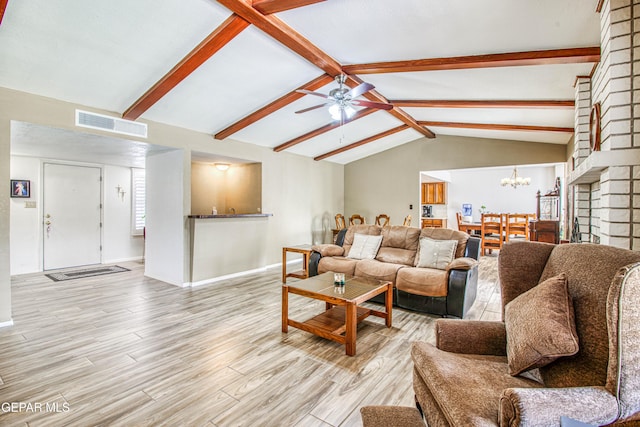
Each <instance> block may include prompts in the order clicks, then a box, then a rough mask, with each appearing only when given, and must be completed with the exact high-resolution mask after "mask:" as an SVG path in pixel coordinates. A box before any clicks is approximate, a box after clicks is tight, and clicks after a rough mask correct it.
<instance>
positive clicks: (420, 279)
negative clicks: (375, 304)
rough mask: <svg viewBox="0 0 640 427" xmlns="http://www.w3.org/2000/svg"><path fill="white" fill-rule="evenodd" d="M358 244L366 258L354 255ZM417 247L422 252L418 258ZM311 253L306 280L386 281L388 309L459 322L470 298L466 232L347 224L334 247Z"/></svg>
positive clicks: (471, 252)
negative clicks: (339, 276)
mask: <svg viewBox="0 0 640 427" xmlns="http://www.w3.org/2000/svg"><path fill="white" fill-rule="evenodd" d="M363 236H364V237H363ZM363 240H365V241H366V242H367V243H366V244H367V245H368V246H365V247H364V250H365V252H366V251H367V249H370V251H369V253H364V254H362V253H360V252H361V251H360V250H357V249H358V248H359V247H361V245H360V244H359V243H361V242H362V241H363ZM376 243H377V245H378V246H375V244H376ZM421 248H422V249H425V248H428V250H427V251H425V250H423V251H422V253H421ZM313 250H314V251H313V252H312V254H311V256H310V260H309V272H310V275H312V276H313V275H316V274H320V273H324V272H327V271H333V272H336V273H345V274H348V275H353V276H357V277H369V278H375V279H379V280H389V281H391V282H393V283H394V295H393V301H394V305H396V306H398V307H401V308H407V309H410V310H416V311H421V312H426V313H431V314H437V315H442V316H452V317H458V318H463V317H464V316H465V315H466V314H467V311H468V310H469V308H470V307H471V305H472V304H473V302H474V301H475V298H476V290H477V286H478V257H479V255H480V239H478V238H475V237H470V236H469V235H468V234H466V233H462V232H459V231H455V230H449V229H440V228H424V229H419V228H414V227H405V226H390V227H388V226H387V227H380V226H377V225H353V226H351V227H349V228H347V229H344V230H341V231H340V233H339V234H338V236H337V239H336V244H323V245H314V246H313ZM354 251H355V252H358V253H357V254H354ZM382 298H383V296H380V297H379V299H378V301H379V302H383V300H382ZM373 301H376V299H375V298H374V299H373Z"/></svg>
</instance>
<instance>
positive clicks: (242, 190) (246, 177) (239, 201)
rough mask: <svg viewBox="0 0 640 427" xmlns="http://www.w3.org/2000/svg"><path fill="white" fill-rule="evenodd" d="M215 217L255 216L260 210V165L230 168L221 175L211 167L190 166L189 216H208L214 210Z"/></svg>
mask: <svg viewBox="0 0 640 427" xmlns="http://www.w3.org/2000/svg"><path fill="white" fill-rule="evenodd" d="M214 206H215V207H216V209H217V211H218V214H225V213H229V210H230V209H231V208H234V209H235V212H236V213H258V212H260V211H261V210H262V164H260V163H247V164H235V165H232V166H231V167H230V168H229V169H227V170H226V171H220V170H218V169H216V168H215V167H214V166H212V165H211V164H207V163H195V162H194V163H192V164H191V213H192V214H193V215H209V214H211V211H212V209H213V207H214Z"/></svg>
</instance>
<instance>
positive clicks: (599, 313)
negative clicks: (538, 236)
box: [412, 242, 640, 427]
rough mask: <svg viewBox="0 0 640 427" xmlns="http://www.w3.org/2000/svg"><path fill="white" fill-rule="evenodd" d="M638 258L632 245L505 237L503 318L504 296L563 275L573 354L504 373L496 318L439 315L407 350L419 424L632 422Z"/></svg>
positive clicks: (636, 392) (639, 342) (637, 375)
mask: <svg viewBox="0 0 640 427" xmlns="http://www.w3.org/2000/svg"><path fill="white" fill-rule="evenodd" d="M639 261H640V253H638V252H633V251H629V250H624V249H618V248H614V247H611V246H604V245H594V244H566V245H550V244H545V243H538V242H513V243H508V244H505V245H504V246H503V248H502V250H501V252H500V256H499V275H500V286H501V291H502V307H503V318H504V313H505V310H504V307H505V306H506V305H507V304H508V303H509V302H510V301H512V300H514V299H515V298H516V297H518V296H519V295H521V294H523V293H525V292H526V291H528V290H530V289H532V288H534V287H536V286H537V285H538V284H540V283H542V282H543V281H545V280H547V279H549V278H552V277H557V276H558V275H560V274H561V273H565V274H566V277H567V288H568V293H569V295H570V296H571V298H572V300H573V310H574V313H575V317H574V318H575V332H577V336H578V338H579V349H578V352H577V354H575V355H573V356H565V357H561V358H559V359H557V360H555V361H554V362H551V363H550V364H548V365H546V366H543V367H540V368H539V369H538V370H537V371H536V370H534V371H530V372H529V375H527V376H523V375H522V374H521V375H517V376H512V375H509V373H508V359H507V356H506V354H507V348H506V336H507V329H506V328H505V323H504V322H483V321H467V320H451V319H439V320H437V321H436V345H435V346H433V345H431V344H428V343H424V342H417V343H414V344H413V348H412V358H413V361H414V391H415V393H416V402H417V403H418V404H419V406H420V407H421V408H422V410H423V412H424V415H425V419H426V421H427V423H428V425H429V426H430V427H436V426H463V425H464V426H480V425H482V426H490V425H496V426H498V425H499V426H519V425H523V426H524V425H526V426H554V425H560V417H561V416H566V417H570V418H573V419H575V420H579V421H582V422H584V423H590V424H594V425H605V424H612V423H613V424H623V425H626V424H629V425H639V424H640V263H639ZM513 306H514V305H512V306H511V307H513ZM532 317H535V316H532ZM534 374H537V375H534Z"/></svg>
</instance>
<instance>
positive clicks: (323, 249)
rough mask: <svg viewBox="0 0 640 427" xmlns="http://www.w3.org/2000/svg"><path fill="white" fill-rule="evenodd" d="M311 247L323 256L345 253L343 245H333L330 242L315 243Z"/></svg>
mask: <svg viewBox="0 0 640 427" xmlns="http://www.w3.org/2000/svg"><path fill="white" fill-rule="evenodd" d="M311 249H312V250H314V251H316V252H318V253H319V254H320V255H321V256H342V255H343V254H344V248H343V247H342V246H338V245H332V244H330V243H325V244H322V245H313V246H311Z"/></svg>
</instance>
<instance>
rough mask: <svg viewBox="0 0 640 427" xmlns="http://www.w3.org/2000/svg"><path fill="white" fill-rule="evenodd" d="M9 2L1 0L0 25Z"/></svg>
mask: <svg viewBox="0 0 640 427" xmlns="http://www.w3.org/2000/svg"><path fill="white" fill-rule="evenodd" d="M8 3H9V0H0V25H1V24H2V18H4V12H5V11H6V10H7V4H8Z"/></svg>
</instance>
